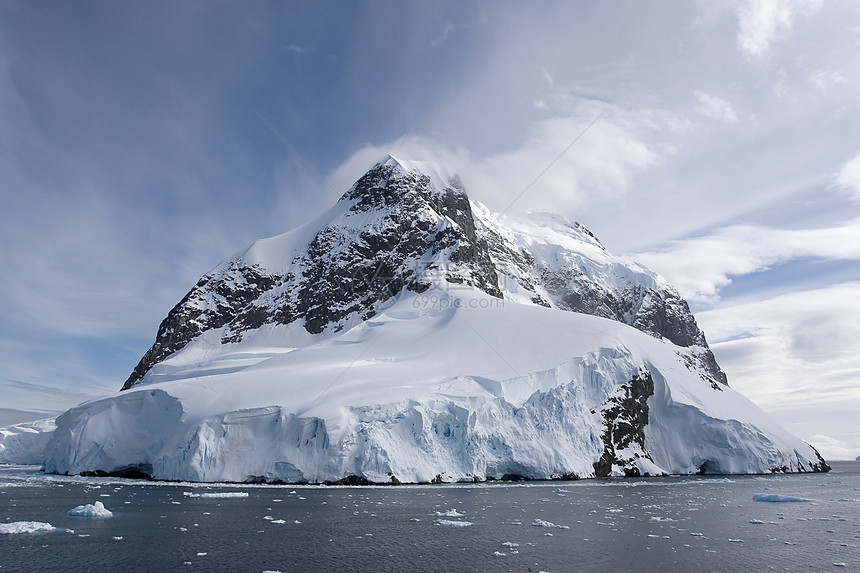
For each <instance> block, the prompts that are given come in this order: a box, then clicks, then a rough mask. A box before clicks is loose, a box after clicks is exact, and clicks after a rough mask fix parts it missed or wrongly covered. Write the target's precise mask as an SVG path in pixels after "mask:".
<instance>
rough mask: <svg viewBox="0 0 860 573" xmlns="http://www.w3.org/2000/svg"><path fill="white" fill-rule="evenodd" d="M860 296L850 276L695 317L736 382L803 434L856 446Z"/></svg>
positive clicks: (859, 288)
mask: <svg viewBox="0 0 860 573" xmlns="http://www.w3.org/2000/svg"><path fill="white" fill-rule="evenodd" d="M858 300H860V283H858V282H849V283H842V284H838V285H834V286H832V287H827V288H820V289H813V290H806V291H798V292H793V293H789V294H785V295H780V296H776V297H772V298H767V299H763V300H758V301H754V302H748V303H743V304H736V305H730V306H726V307H722V308H718V309H714V310H709V311H705V312H700V313H698V314H697V316H696V318H697V321H698V323H699V325H700V326H701V327H702V329H703V330H704V331H705V334H706V335H707V337H708V341H709V343H710V346H711V348H712V349H713V351H714V354H715V355H716V357H717V360H718V362H719V363H720V365H721V366H722V367H723V369H724V370H725V371H726V373H727V375H728V377H729V383H730V384H731V385H732V386H733V387H734V388H736V389H737V390H739V391H740V392H742V393H743V394H744V395H746V396H747V397H749V398H750V399H751V400H753V401H754V402H756V403H757V404H758V405H759V406H760V407H762V408H763V409H764V410H765V411H767V412H769V413H771V414H772V415H774V416H775V417H777V418H778V419H779V420H780V422H783V423H784V424H785V425H786V427H788V429H789V430H792V431H794V432H795V433H797V434H798V435H800V436H801V437H803V438H805V439H809V440H811V439H812V438H811V437H812V436H813V435H815V434H822V435H827V436H832V437H834V438H837V439H840V440H843V441H848V442H850V443H852V444H853V445H852V446H851V447H853V448H855V449H857V448H860V440H858V439H857V438H858V436H857V435H856V431H855V432H854V434H855V435H854V436H853V437H852V436H851V435H850V434H851V433H850V432H848V431H847V429H848V428H855V427H856V413H857V412H858V411H860V385H858V384H857V380H858V377H860V354H858V353H857V340H860V305H858V304H857V302H856V301H858ZM852 451H853V450H852ZM858 453H860V452H858ZM854 455H857V454H854Z"/></svg>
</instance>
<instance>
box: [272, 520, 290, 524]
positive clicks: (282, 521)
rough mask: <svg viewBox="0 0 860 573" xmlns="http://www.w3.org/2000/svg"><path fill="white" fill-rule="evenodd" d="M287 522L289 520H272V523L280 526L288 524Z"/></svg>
mask: <svg viewBox="0 0 860 573" xmlns="http://www.w3.org/2000/svg"><path fill="white" fill-rule="evenodd" d="M286 522H287V520H285V519H273V520H272V523H278V524H280V523H286Z"/></svg>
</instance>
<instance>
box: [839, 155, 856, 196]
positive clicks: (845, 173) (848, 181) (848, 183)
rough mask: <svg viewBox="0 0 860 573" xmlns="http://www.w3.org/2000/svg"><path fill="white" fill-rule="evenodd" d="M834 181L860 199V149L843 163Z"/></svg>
mask: <svg viewBox="0 0 860 573" xmlns="http://www.w3.org/2000/svg"><path fill="white" fill-rule="evenodd" d="M833 181H834V183H835V184H836V186H837V187H838V188H840V189H842V190H843V191H845V192H847V193H849V194H850V195H851V196H852V197H853V198H854V199H855V200H857V201H860V151H858V152H857V154H856V155H855V156H854V157H852V158H851V159H849V160H848V161H846V162H845V163H843V164H842V167H840V168H839V171H838V172H837V173H836V176H835V177H834V178H833Z"/></svg>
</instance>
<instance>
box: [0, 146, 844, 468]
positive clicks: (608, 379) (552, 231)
mask: <svg viewBox="0 0 860 573" xmlns="http://www.w3.org/2000/svg"><path fill="white" fill-rule="evenodd" d="M56 426H57V427H56V430H55V431H54V432H53V434H52V436H51V438H50V441H49V443H48V444H47V446H46V447H44V453H42V455H41V457H42V458H43V459H44V465H45V469H46V470H47V471H51V472H60V473H82V472H96V473H99V472H106V473H124V472H125V473H128V472H137V473H141V472H142V473H146V474H149V475H152V476H153V477H156V478H160V479H184V480H195V481H224V480H226V481H246V480H255V481H285V482H305V481H306V482H312V483H313V482H323V481H339V480H347V481H348V482H351V483H358V482H363V481H372V482H395V483H396V482H427V481H433V480H437V481H438V480H443V481H452V480H483V479H490V478H503V477H506V476H507V477H514V476H520V477H528V478H545V479H549V478H561V477H567V478H571V477H594V476H598V477H600V476H607V475H644V474H650V475H657V474H663V473H696V472H705V473H762V472H768V471H821V470H826V469H828V468H827V466H826V464H825V462H824V460H823V459H821V457H820V456H819V455H818V453H817V452H816V451H815V450H814V448H812V447H811V446H809V445H807V444H805V443H804V442H802V441H800V440H798V439H797V438H795V437H794V436H792V435H790V434H789V433H788V432H786V431H785V430H784V429H782V428H780V427H779V426H778V425H777V424H775V423H774V422H773V421H771V420H770V419H769V418H768V417H767V416H766V415H765V414H764V413H762V412H761V410H759V409H758V408H757V407H756V406H754V405H753V404H752V403H750V402H749V401H748V400H746V399H745V398H743V397H742V396H741V395H739V394H738V393H737V392H735V391H734V390H733V389H731V388H729V386H728V385H727V383H726V378H725V375H724V374H723V372H722V371H721V370H720V368H719V366H718V365H717V363H716V361H715V360H714V357H713V354H712V353H711V351H710V350H709V349H708V346H707V343H706V341H705V337H704V335H703V334H702V332H701V331H700V330H699V329H698V327H697V325H696V322H695V320H694V318H693V316H692V314H691V313H690V310H689V307H688V306H687V303H686V302H685V301H684V300H683V299H682V298H681V297H680V296H679V295H678V293H677V292H676V291H675V290H674V289H673V288H672V287H671V286H670V285H669V284H668V283H667V282H666V281H664V280H663V279H662V278H660V277H659V276H658V275H656V274H655V273H653V272H651V271H649V270H647V269H645V268H643V267H641V266H639V265H636V264H635V263H631V262H625V261H621V260H619V259H617V258H615V257H613V256H611V255H610V254H609V253H608V252H607V251H606V250H605V249H604V248H603V246H602V245H601V244H600V242H599V241H598V240H597V239H596V238H595V237H594V236H593V235H592V234H591V233H590V232H589V231H588V230H587V229H585V228H584V227H582V226H581V225H579V224H570V223H569V222H568V221H566V220H565V219H563V218H561V217H558V216H554V215H545V214H541V215H533V216H530V217H527V218H523V219H515V218H510V217H503V216H498V215H495V214H493V213H491V212H490V211H488V210H487V209H486V208H485V207H483V206H482V205H480V204H478V203H475V202H471V201H470V200H469V198H468V196H467V195H466V192H465V189H464V188H463V185H462V184H461V183H460V181H459V179H458V178H457V177H456V176H454V175H452V174H451V173H448V172H446V171H445V170H444V169H443V168H440V167H438V166H433V165H430V164H425V163H420V162H406V161H399V160H397V159H394V158H393V157H389V158H388V159H387V160H386V161H384V162H382V163H379V164H377V165H376V166H374V167H373V168H372V169H371V170H370V171H368V172H367V174H365V175H364V176H363V177H361V178H360V179H359V180H358V181H357V182H356V183H355V185H354V186H353V187H352V188H351V189H350V190H349V191H347V192H346V193H345V194H344V195H343V197H341V199H340V200H339V201H338V202H337V203H336V204H335V205H334V206H333V207H332V208H331V209H329V210H328V211H327V212H325V213H324V214H322V215H321V216H320V217H318V218H316V219H315V220H313V221H311V222H309V223H307V224H306V225H304V226H302V227H300V228H298V229H295V230H293V231H291V232H288V233H285V234H283V235H279V236H277V237H273V238H270V239H263V240H260V241H257V242H256V243H254V244H253V245H252V246H251V247H250V248H249V249H247V250H246V251H244V252H242V253H240V254H238V255H236V256H234V257H231V258H230V259H228V260H226V261H225V262H224V263H222V264H221V265H219V266H218V267H216V268H215V269H214V270H213V271H211V272H210V273H208V274H207V275H206V276H204V277H203V278H202V279H201V280H200V281H199V282H198V283H197V285H195V287H194V288H193V289H192V290H191V291H190V292H189V293H188V294H187V295H186V296H185V297H184V298H183V299H182V301H180V302H179V304H177V305H176V306H175V307H174V308H173V309H172V310H171V311H170V313H169V314H168V316H167V318H165V320H164V321H163V322H162V324H161V326H160V327H159V330H158V335H157V337H156V341H155V343H154V344H153V346H152V347H151V348H150V349H149V351H147V353H146V354H145V355H144V356H143V358H142V359H141V361H140V363H139V364H138V366H137V367H136V368H135V370H134V372H132V374H131V376H130V377H129V378H128V380H127V381H126V382H125V384H124V385H123V391H122V392H120V393H118V394H117V395H116V396H113V397H110V398H106V399H102V400H98V401H94V402H89V403H85V404H82V405H80V406H78V407H76V408H73V409H71V410H69V411H68V412H66V413H65V414H63V415H61V416H60V417H59V418H58V419H57V421H56ZM13 434H14V435H16V436H20V435H22V434H21V432H18V433H14V432H13V433H12V434H10V435H13ZM25 438H27V439H31V440H32V442H33V444H36V445H34V446H33V449H36V450H38V451H39V453H41V452H42V450H41V449H39V448H42V447H43V446H44V444H42V445H41V446H40V445H38V444H37V441H36V439H35V438H34V437H29V438H28V437H27V436H25ZM3 439H4V438H0V461H3V460H4V452H3V450H2V444H3ZM17 439H18V441H17V442H16V444H17V447H18V450H21V446H20V444H21V443H22V442H21V438H20V437H19V438H17ZM41 439H42V440H43V441H44V439H45V438H44V436H42V437H41ZM24 449H26V448H24ZM7 452H8V448H7ZM11 457H14V456H11V455H10V454H8V453H7V458H11Z"/></svg>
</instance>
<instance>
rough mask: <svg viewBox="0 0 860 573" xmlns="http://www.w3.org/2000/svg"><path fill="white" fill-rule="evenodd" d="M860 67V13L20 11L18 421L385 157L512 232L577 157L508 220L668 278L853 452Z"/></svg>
mask: <svg viewBox="0 0 860 573" xmlns="http://www.w3.org/2000/svg"><path fill="white" fill-rule="evenodd" d="M859 50H860V5H858V4H857V3H856V2H853V1H851V0H844V1H839V0H770V1H768V2H760V1H754V0H725V1H723V2H710V1H700V2H697V1H690V2H649V3H632V2H613V1H609V2H542V3H539V4H526V5H521V4H520V3H515V2H486V3H479V2H433V3H418V2H414V3H413V2H407V3H400V2H393V1H392V2H370V3H347V2H343V3H327V2H288V3H283V2H271V3H266V2H257V3H253V4H252V5H251V6H250V7H249V6H239V5H233V4H228V3H214V2H206V3H204V2H164V3H158V2H148V3H139V4H127V3H126V4H116V3H108V2H75V3H68V2H39V3H33V2H4V3H2V4H0V134H2V140H0V200H2V209H0V249H1V250H0V264H2V266H3V273H2V275H0V277H2V278H0V299H2V300H3V305H2V306H0V423H4V422H8V421H11V420H12V419H13V418H14V417H16V416H19V415H20V416H25V414H19V413H18V412H14V411H10V410H19V411H26V412H44V411H58V410H61V409H64V408H67V407H69V406H71V405H74V404H76V403H78V402H80V401H82V400H85V399H88V398H91V397H94V396H99V395H102V394H104V393H107V392H111V391H114V390H116V389H118V388H119V386H120V385H121V384H122V381H123V380H125V378H126V377H127V375H128V373H129V372H130V371H131V369H132V368H133V367H134V365H135V364H136V363H137V361H138V360H139V358H140V356H141V355H142V354H143V353H144V352H145V350H146V349H147V348H148V347H149V345H150V344H151V343H152V340H153V339H154V336H155V332H156V330H157V327H158V324H159V322H160V321H161V319H162V318H164V316H165V315H166V314H167V311H168V310H169V309H170V308H171V307H172V306H173V305H174V304H175V303H176V302H178V301H179V300H180V299H181V297H182V296H183V295H184V294H185V293H186V292H187V291H188V290H189V288H190V287H191V286H192V285H193V284H194V283H195V282H196V281H197V279H198V278H199V277H200V276H202V275H203V274H204V273H206V272H207V271H208V270H209V269H211V268H212V267H214V266H215V265H216V264H217V263H218V262H220V261H221V260H222V259H224V258H226V257H227V256H229V255H231V254H233V253H234V252H236V251H239V250H240V249H242V248H244V247H245V246H247V245H248V244H249V243H250V242H252V241H253V240H254V239H256V238H259V237H264V236H270V235H274V234H278V233H281V232H283V231H286V230H288V229H289V228H292V227H294V226H296V225H298V224H300V223H302V222H304V221H305V220H307V219H309V218H310V217H312V216H313V215H315V214H317V213H318V212H320V211H322V210H323V209H324V208H325V207H327V206H329V205H330V204H331V203H332V202H333V201H334V200H336V198H337V196H338V195H339V194H340V193H341V192H342V191H344V190H345V189H346V188H347V187H348V186H349V185H350V184H351V183H352V181H353V180H354V179H355V178H356V177H358V176H359V175H360V174H361V173H363V172H364V171H365V170H366V169H367V168H368V167H369V166H370V165H371V164H372V163H374V162H375V161H376V160H378V159H380V158H381V157H384V156H385V154H387V153H389V152H391V153H395V154H399V155H402V156H406V157H411V158H414V159H433V160H436V161H442V162H447V163H450V164H451V165H452V167H453V168H454V169H455V170H457V171H458V172H460V174H461V176H462V178H463V180H464V182H465V184H466V186H467V188H468V189H469V191H470V194H471V195H472V197H473V198H474V199H477V200H480V201H482V202H484V203H486V204H487V205H488V206H489V207H490V208H492V209H496V210H501V209H505V208H506V207H507V206H508V205H509V204H510V203H511V201H513V200H514V199H515V198H516V197H517V195H518V194H519V193H520V191H521V190H522V189H524V188H525V187H526V186H527V185H528V184H529V183H530V182H531V181H532V180H533V179H534V178H535V177H536V176H537V175H538V174H539V173H540V172H541V171H542V170H544V169H545V168H546V167H547V166H548V165H549V164H550V163H551V162H552V161H553V160H555V159H556V158H557V159H558V160H557V161H556V162H555V163H553V164H552V167H551V168H550V169H549V170H548V171H546V173H545V174H544V175H543V176H541V177H540V179H539V180H538V181H537V182H536V183H535V184H534V185H533V186H531V187H530V188H529V190H528V192H527V193H525V194H524V195H523V196H522V197H521V198H520V199H518V200H516V202H515V203H514V204H513V207H511V210H512V211H529V210H544V211H554V212H561V213H563V214H565V215H567V216H568V217H570V218H571V219H575V220H578V221H580V222H582V223H583V224H585V225H586V226H587V227H589V228H590V229H591V230H592V231H594V232H595V234H596V235H597V236H598V237H600V238H601V240H602V241H603V243H604V245H606V247H607V248H608V249H609V250H610V251H611V252H613V253H615V254H618V255H624V256H627V257H630V258H633V259H635V260H638V261H641V262H642V263H644V264H646V265H649V266H651V267H652V268H654V269H655V270H657V271H658V272H660V273H661V274H663V275H664V276H666V277H667V278H668V279H669V280H670V281H672V282H673V284H675V285H676V286H677V287H678V288H679V289H680V290H681V292H682V294H684V296H686V297H687V298H688V299H689V300H690V301H691V304H692V306H693V309H694V311H695V313H696V316H697V318H698V320H699V323H700V325H701V326H702V327H703V329H704V330H705V332H706V335H707V336H708V339H709V341H710V342H711V345H712V347H713V348H714V351H715V353H716V355H717V358H718V360H719V361H720V363H721V364H722V365H723V367H724V369H725V370H726V371H727V373H728V375H729V380H730V383H731V384H732V385H733V386H734V387H736V388H738V389H740V390H741V391H742V392H744V393H745V394H746V395H748V396H749V397H751V398H752V399H753V400H754V401H756V402H757V403H758V404H759V405H760V406H762V407H763V408H764V409H765V410H767V411H768V412H770V413H771V414H772V415H773V416H774V417H775V418H776V419H778V420H779V421H781V422H782V423H783V424H785V425H786V426H787V427H788V428H789V429H791V430H792V431H794V432H795V433H796V434H798V435H799V436H801V437H802V438H804V439H807V440H808V441H811V442H812V443H813V444H814V445H816V446H818V447H819V448H820V449H821V450H822V452H823V453H824V454H825V455H826V456H830V457H854V456H857V455H860V427H858V425H857V423H856V419H855V416H856V412H858V411H860V358H858V356H860V352H858V349H860V265H858V261H860V135H858V134H860V110H858V104H857V102H860V59H858V58H857V57H856V55H857V54H858V53H860V51H859ZM595 118H597V121H596V122H594V124H593V125H592V127H590V128H589V129H588V130H587V131H586V132H585V133H584V134H583V135H582V137H581V138H580V139H579V140H578V141H577V142H576V143H575V144H574V145H572V146H571V147H570V148H569V149H568V151H566V152H565V153H563V154H562V151H563V150H564V149H565V148H567V146H568V145H569V144H570V143H571V142H572V141H573V140H574V139H575V138H576V137H577V136H578V135H579V134H581V133H582V132H583V130H584V129H585V128H586V126H588V125H589V124H590V123H591V122H593V121H594V120H595ZM560 154H561V156H559V155H560Z"/></svg>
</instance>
